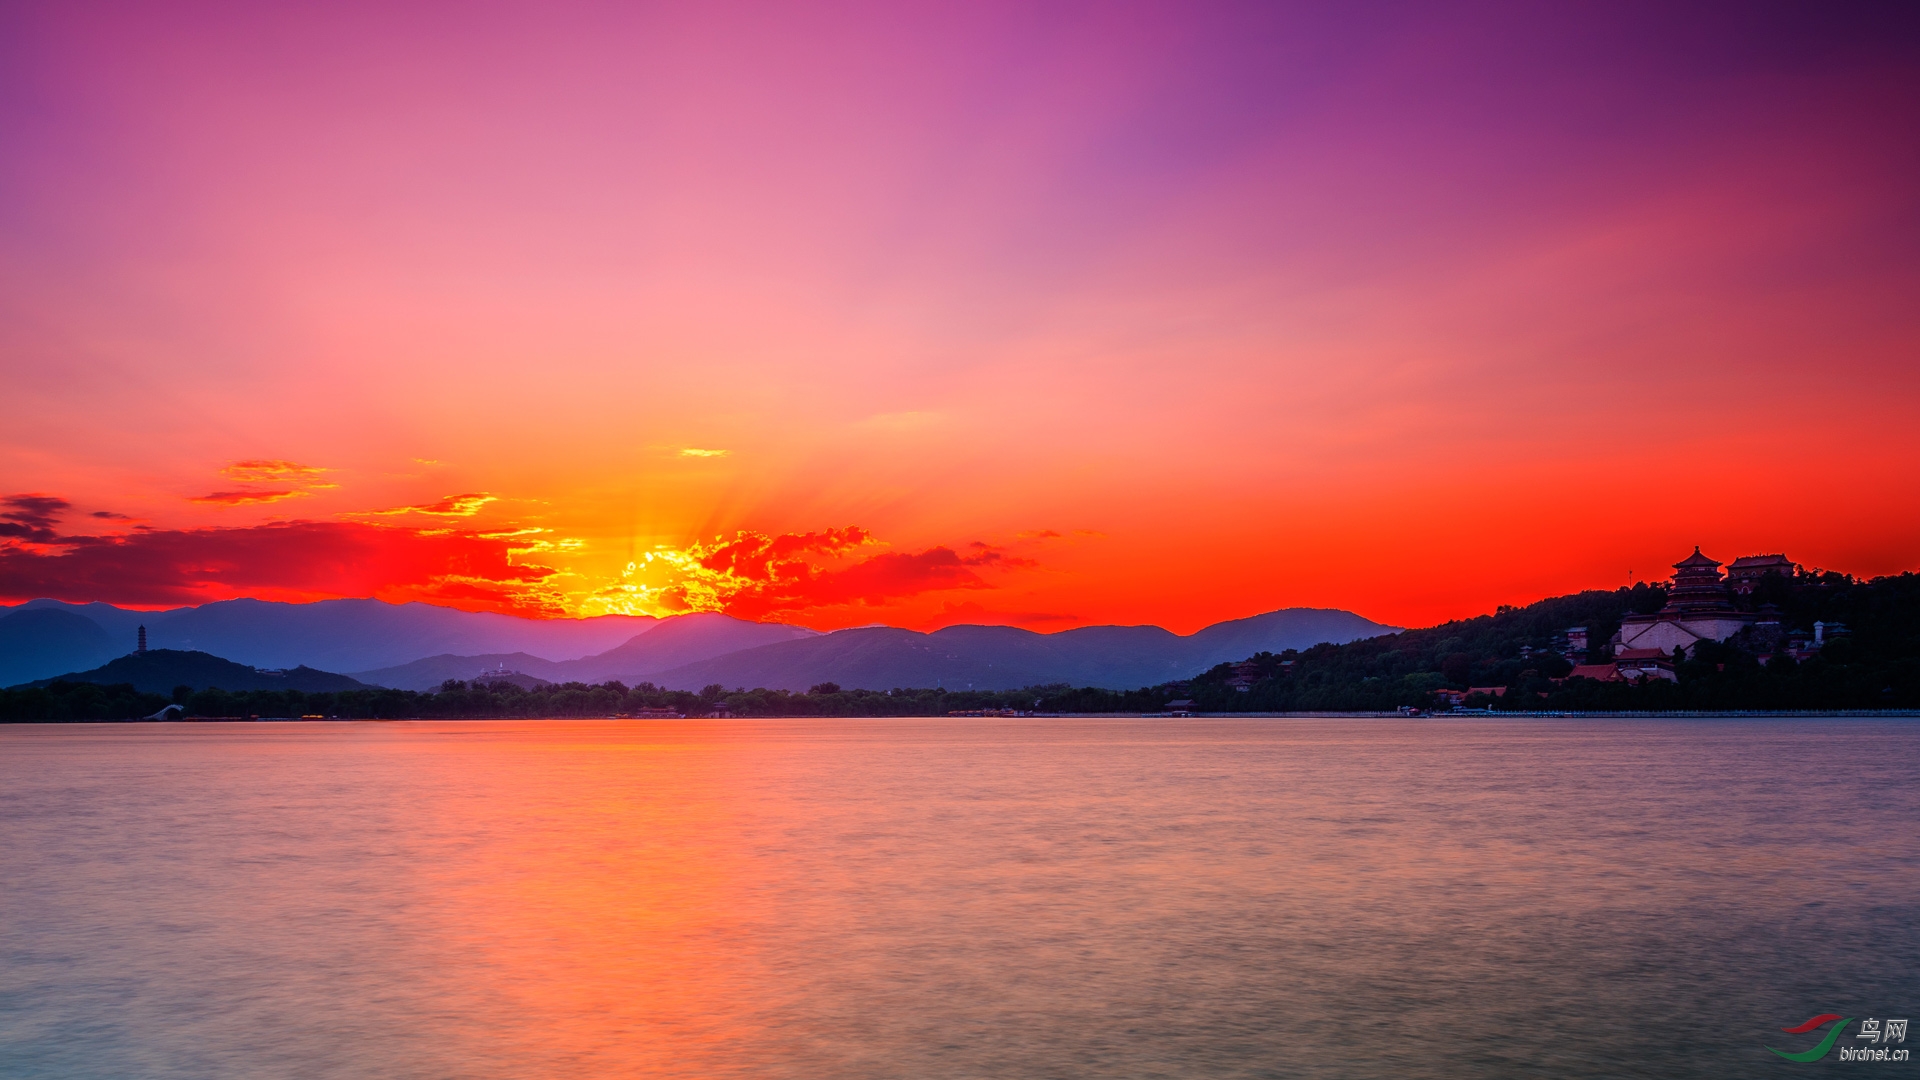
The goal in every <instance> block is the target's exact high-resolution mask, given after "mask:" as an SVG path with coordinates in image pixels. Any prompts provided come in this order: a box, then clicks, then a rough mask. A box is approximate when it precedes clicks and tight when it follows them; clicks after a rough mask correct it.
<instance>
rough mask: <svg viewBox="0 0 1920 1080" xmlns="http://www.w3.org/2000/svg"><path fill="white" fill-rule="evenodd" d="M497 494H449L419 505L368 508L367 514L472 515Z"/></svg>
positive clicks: (496, 497)
mask: <svg viewBox="0 0 1920 1080" xmlns="http://www.w3.org/2000/svg"><path fill="white" fill-rule="evenodd" d="M499 501H500V499H499V496H497V495H489V494H487V493H486V492H484V491H476V492H471V493H469V494H466V495H449V496H447V497H446V498H444V499H441V500H440V501H438V502H430V503H423V504H421V505H419V506H396V507H393V508H391V509H388V510H368V511H365V512H366V513H369V514H426V515H429V516H431V517H472V516H473V515H475V514H477V513H479V512H480V511H481V509H482V508H483V507H485V506H486V505H487V504H488V503H490V502H499Z"/></svg>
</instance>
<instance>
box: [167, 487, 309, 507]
mask: <svg viewBox="0 0 1920 1080" xmlns="http://www.w3.org/2000/svg"><path fill="white" fill-rule="evenodd" d="M305 494H307V492H304V491H288V490H285V489H279V490H273V491H215V492H213V493H211V494H207V495H201V496H198V497H196V498H192V499H188V500H187V501H188V502H197V503H218V504H220V505H222V506H241V505H244V504H246V503H270V502H279V501H280V500H282V499H297V498H299V497H300V496H302V495H305Z"/></svg>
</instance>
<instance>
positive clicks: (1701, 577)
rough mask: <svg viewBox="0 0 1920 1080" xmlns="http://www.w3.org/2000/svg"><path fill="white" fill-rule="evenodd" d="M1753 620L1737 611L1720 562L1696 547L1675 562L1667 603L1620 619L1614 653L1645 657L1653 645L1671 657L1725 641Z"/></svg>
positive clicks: (1751, 617)
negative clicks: (1649, 612)
mask: <svg viewBox="0 0 1920 1080" xmlns="http://www.w3.org/2000/svg"><path fill="white" fill-rule="evenodd" d="M1751 622H1753V616H1752V615H1749V614H1747V613H1745V612H1743V611H1736V610H1734V607H1733V598H1732V597H1731V596H1729V595H1728V593H1727V583H1726V581H1725V580H1724V579H1722V578H1721V576H1720V563H1719V562H1718V561H1716V560H1713V559H1709V558H1707V557H1706V556H1705V555H1702V554H1700V549H1699V547H1697V546H1696V547H1695V548H1694V549H1693V554H1691V555H1689V556H1687V557H1686V558H1684V559H1681V560H1680V561H1679V562H1677V563H1674V564H1673V585H1672V586H1671V587H1670V588H1669V589H1668V591H1667V606H1665V607H1663V608H1661V609H1660V610H1659V611H1657V612H1654V613H1653V614H1652V615H1629V616H1627V617H1626V618H1624V619H1621V620H1620V633H1619V635H1618V636H1616V637H1615V638H1614V642H1613V645H1614V655H1615V656H1620V655H1622V654H1624V653H1626V652H1627V651H1629V650H1634V651H1639V652H1641V653H1642V655H1646V654H1647V651H1648V650H1654V649H1657V650H1659V651H1660V652H1662V653H1665V654H1668V655H1672V653H1673V651H1674V649H1676V648H1682V649H1691V648H1693V645H1694V643H1695V642H1697V641H1703V640H1704V641H1725V640H1727V639H1728V638H1730V637H1732V636H1733V635H1735V634H1737V633H1739V632H1740V630H1741V628H1743V627H1745V626H1746V625H1748V624H1749V623H1751Z"/></svg>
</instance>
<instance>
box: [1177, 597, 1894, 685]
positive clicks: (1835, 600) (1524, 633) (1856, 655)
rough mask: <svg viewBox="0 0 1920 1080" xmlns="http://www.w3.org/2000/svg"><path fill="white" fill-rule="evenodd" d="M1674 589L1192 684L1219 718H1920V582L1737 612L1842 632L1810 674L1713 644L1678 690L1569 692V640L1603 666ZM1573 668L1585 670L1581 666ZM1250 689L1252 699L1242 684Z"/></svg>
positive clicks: (1222, 669)
mask: <svg viewBox="0 0 1920 1080" xmlns="http://www.w3.org/2000/svg"><path fill="white" fill-rule="evenodd" d="M1665 603H1666V590H1665V589H1664V588H1663V587H1661V586H1657V585H1651V586H1650V585H1646V584H1640V585H1636V586H1634V587H1633V588H1630V589H1628V588H1622V589H1616V590H1614V591H1612V592H1597V591H1596V592H1583V593H1576V594H1574V595H1571V596H1558V597H1554V598H1552V599H1548V600H1542V601H1540V602H1539V603H1535V604H1529V605H1527V606H1525V607H1515V608H1502V609H1500V610H1499V611H1498V612H1496V613H1495V614H1492V615H1483V616H1480V617H1478V618H1473V619H1461V620H1458V621H1455V622H1450V623H1444V624H1442V625H1440V626H1434V627H1429V628H1425V629H1420V630H1406V631H1402V632H1401V633H1398V634H1389V635H1385V636H1383V637H1376V638H1368V639H1366V640H1364V641H1356V642H1352V643H1349V644H1345V645H1320V646H1315V647H1314V648H1311V649H1306V650H1303V651H1301V652H1298V653H1282V654H1278V655H1274V654H1260V655H1257V656H1254V657H1252V658H1250V664H1251V670H1250V671H1249V670H1248V669H1246V668H1241V669H1238V670H1236V668H1235V667H1234V665H1229V664H1222V665H1219V666H1217V667H1215V668H1213V669H1212V670H1210V671H1208V672H1207V673H1206V674H1204V675H1202V676H1200V677H1199V678H1197V679H1195V680H1193V681H1192V683H1191V684H1189V687H1188V689H1189V690H1190V695H1189V696H1191V697H1192V699H1193V700H1194V701H1195V703H1196V705H1197V707H1198V708H1200V709H1203V710H1209V711H1296V710H1323V709H1324V710H1336V711H1337V710H1361V709H1392V708H1396V707H1399V706H1402V705H1421V706H1426V705H1432V704H1434V703H1435V700H1436V699H1435V697H1434V691H1437V690H1442V689H1453V690H1467V689H1470V688H1473V687H1500V688H1504V689H1505V693H1504V694H1503V695H1502V696H1500V697H1498V698H1482V699H1478V700H1476V701H1475V702H1473V703H1476V704H1486V705H1490V706H1492V707H1494V708H1508V709H1562V708H1564V709H1822V708H1833V709H1839V708H1868V709H1871V708H1912V707H1920V576H1916V575H1914V574H1911V573H1909V574H1901V575H1899V576H1895V577H1883V578H1876V579H1874V580H1871V581H1857V580H1855V579H1853V578H1851V577H1848V576H1846V575H1842V574H1831V573H1829V574H1822V575H1819V576H1801V577H1798V578H1793V579H1784V578H1779V577H1775V576H1769V577H1768V578H1766V579H1764V580H1763V581H1762V582H1761V583H1760V586H1759V588H1757V589H1756V590H1755V592H1754V594H1753V595H1752V596H1750V597H1742V598H1738V599H1737V600H1736V606H1738V607H1742V608H1745V609H1747V610H1756V609H1758V608H1759V607H1760V606H1761V605H1764V604H1771V605H1773V607H1774V608H1775V609H1777V610H1778V612H1779V619H1780V623H1781V625H1782V626H1783V627H1785V628H1788V629H1790V630H1792V629H1810V628H1811V627H1812V625H1813V623H1814V622H1816V621H1820V622H1825V623H1828V624H1833V623H1839V624H1843V625H1844V626H1845V627H1846V628H1847V632H1846V633H1845V634H1844V635H1843V636H1841V637H1839V638H1838V639H1836V640H1834V641H1831V642H1829V643H1828V644H1827V645H1826V647H1825V648H1824V649H1822V650H1821V651H1820V652H1819V653H1818V655H1816V656H1814V657H1812V658H1811V659H1809V660H1807V661H1806V662H1805V663H1795V662H1794V661H1793V660H1792V659H1790V658H1788V657H1786V656H1778V655H1775V656H1772V657H1771V658H1770V659H1769V660H1768V662H1767V663H1766V665H1765V666H1764V667H1763V666H1762V664H1761V660H1760V658H1761V656H1763V655H1767V654H1768V653H1769V652H1774V651H1776V650H1763V649H1762V647H1761V643H1760V642H1758V641H1755V640H1751V639H1749V638H1744V637H1743V638H1736V639H1734V640H1731V641H1729V642H1727V643H1724V644H1715V643H1712V642H1703V643H1701V644H1700V645H1699V646H1698V647H1697V648H1696V649H1695V650H1694V654H1693V655H1691V656H1689V657H1687V658H1686V659H1685V660H1684V661H1683V662H1682V663H1680V664H1679V665H1678V667H1677V669H1676V674H1677V675H1678V682H1669V681H1666V680H1648V681H1646V683H1645V684H1644V685H1638V686H1635V685H1629V684H1621V683H1599V682H1594V681H1592V680H1587V679H1579V678H1574V679H1566V678H1565V676H1567V675H1568V674H1569V672H1570V670H1571V667H1572V665H1571V664H1570V663H1569V662H1568V660H1567V659H1566V658H1564V657H1563V656H1562V655H1561V651H1562V650H1563V649H1564V648H1565V644H1566V638H1565V636H1564V632H1565V631H1566V630H1567V629H1568V628H1569V627H1574V626H1585V627H1587V629H1588V641H1589V642H1590V643H1591V645H1592V649H1591V653H1592V655H1591V659H1592V660H1594V661H1596V662H1598V661H1603V660H1605V659H1607V657H1608V650H1607V643H1608V640H1609V639H1610V638H1611V637H1612V635H1613V632H1614V631H1615V630H1617V629H1619V626H1620V620H1621V618H1622V616H1624V615H1626V614H1629V613H1635V612H1639V613H1647V612H1653V611H1658V610H1659V609H1660V607H1661V606H1662V605H1663V604H1665ZM1574 659H1575V660H1583V659H1586V658H1582V657H1578V656H1576V657H1574ZM1249 675H1250V676H1251V677H1252V678H1253V680H1254V681H1253V683H1252V685H1251V687H1250V688H1249V689H1248V690H1245V691H1241V690H1238V689H1237V688H1236V687H1235V686H1234V685H1232V682H1233V680H1234V679H1235V678H1236V677H1241V678H1242V681H1244V678H1245V677H1246V676H1249Z"/></svg>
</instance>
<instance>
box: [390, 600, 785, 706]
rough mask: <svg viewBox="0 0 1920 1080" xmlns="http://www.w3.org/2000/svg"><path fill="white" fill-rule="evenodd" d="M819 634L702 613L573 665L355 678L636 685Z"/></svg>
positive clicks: (475, 661) (522, 660) (435, 660)
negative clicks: (523, 678) (500, 676)
mask: <svg viewBox="0 0 1920 1080" xmlns="http://www.w3.org/2000/svg"><path fill="white" fill-rule="evenodd" d="M818 636H819V633H818V632H817V631H814V630H807V629H804V628H802V627H798V626H788V625H786V624H784V623H758V622H748V621H746V620H745V619H736V618H733V617H732V616H730V615H719V614H713V613H701V614H694V615H675V616H672V617H670V618H666V619H661V620H659V622H658V623H657V624H656V625H655V626H654V627H653V628H652V629H650V630H648V631H646V632H645V633H643V634H639V635H635V636H633V637H631V638H629V639H628V640H626V641H625V642H624V643H622V644H621V645H619V646H618V647H616V648H613V649H609V650H607V651H606V652H602V653H599V654H597V655H594V656H588V657H582V658H580V659H576V660H563V661H549V660H543V659H541V658H539V657H537V656H531V655H528V654H527V653H512V654H499V653H491V654H480V655H475V656H461V655H455V654H441V655H439V656H430V657H427V658H426V659H423V660H415V661H413V662H411V663H407V664H400V665H396V666H393V667H387V668H378V669H375V670H372V671H357V672H355V673H354V677H355V678H357V679H360V680H361V681H363V682H368V683H372V684H373V685H375V686H390V687H393V688H395V689H398V690H431V689H434V688H435V687H438V686H439V685H440V684H441V683H443V682H445V681H446V680H448V679H460V680H468V679H472V678H473V677H474V676H476V675H478V674H480V673H481V672H482V671H485V670H491V669H494V668H497V667H499V666H500V665H502V664H504V665H506V667H507V669H508V670H509V671H519V672H521V673H523V674H527V675H531V676H533V677H535V678H537V679H544V680H546V681H548V682H584V683H603V682H606V681H608V680H610V679H619V680H621V681H622V682H626V683H638V682H644V681H646V680H648V679H651V678H652V677H653V676H655V675H658V674H659V673H660V672H662V671H666V670H668V669H670V668H675V667H679V666H682V665H684V664H689V663H693V662H695V661H699V660H706V659H709V658H711V657H715V656H721V655H724V654H726V653H732V652H739V651H740V650H742V649H751V648H754V647H756V646H760V645H768V644H773V643H776V642H783V641H799V640H804V639H807V638H813V637H818Z"/></svg>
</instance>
